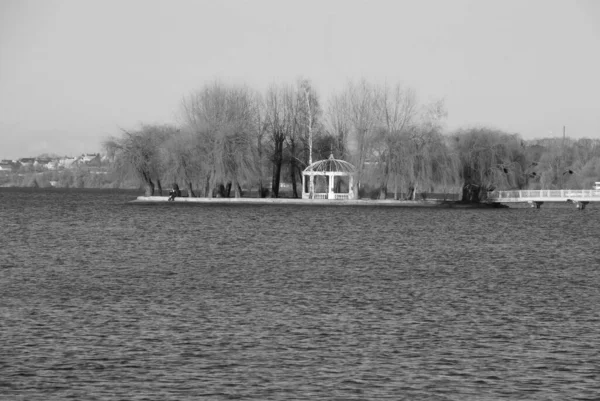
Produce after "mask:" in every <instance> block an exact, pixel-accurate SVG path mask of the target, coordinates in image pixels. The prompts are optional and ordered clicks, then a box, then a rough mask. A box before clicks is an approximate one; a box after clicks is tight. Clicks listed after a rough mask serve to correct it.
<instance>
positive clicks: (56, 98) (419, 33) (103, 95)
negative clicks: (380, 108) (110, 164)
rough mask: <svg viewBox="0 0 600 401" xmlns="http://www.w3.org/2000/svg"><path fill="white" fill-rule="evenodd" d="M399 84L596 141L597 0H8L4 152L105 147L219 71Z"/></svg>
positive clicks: (534, 134) (503, 119)
mask: <svg viewBox="0 0 600 401" xmlns="http://www.w3.org/2000/svg"><path fill="white" fill-rule="evenodd" d="M300 76H302V77H306V78H309V79H311V80H312V81H313V84H314V85H315V86H316V88H317V90H318V91H319V92H320V94H321V96H322V97H323V98H324V99H327V98H328V96H329V94H331V93H332V92H334V91H337V90H340V89H341V88H343V87H344V85H345V84H346V83H347V82H348V80H359V79H361V78H366V79H368V80H371V81H373V82H378V83H383V82H389V83H395V82H401V83H403V84H405V85H407V86H411V87H413V88H414V89H415V90H416V92H417V95H418V97H419V99H420V100H421V101H422V102H427V101H429V100H434V99H437V98H444V99H445V101H446V106H447V109H448V120H447V128H448V130H452V129H455V128H458V127H465V126H466V127H468V126H478V125H485V126H490V127H494V128H499V129H502V130H506V131H509V132H517V133H520V134H521V135H522V136H523V137H524V138H527V139H531V138H540V137H547V136H562V127H563V125H564V126H566V130H567V135H568V136H571V137H590V138H600V1H594V0H581V1H577V0H518V1H510V0H509V1H507V0H498V1H495V0H493V1H492V0H490V1H485V0H476V1H469V0H439V1H436V0H414V1H413V0H404V1H403V0H390V1H383V0H379V1H377V0H375V1H348V0H346V1H333V0H329V1H328V0H322V1H310V0H309V1H307V0H302V1H299V0H298V1H286V0H279V1H275V0H273V1H263V0H253V1H217V0H213V1H201V0H196V1H183V0H179V1H178V0H175V1H173V0H170V1H167V0H140V1H133V0H108V1H107V0H102V1H100V0H94V1H92V0H89V1H86V0H38V1H29V0H0V158H17V157H28V156H30V157H33V156H37V155H38V154H40V153H57V154H60V155H77V154H81V153H84V152H86V153H91V152H98V151H100V150H101V146H100V144H101V142H102V140H103V139H104V138H106V137H108V136H110V135H118V134H119V132H120V131H119V129H120V128H121V127H122V128H125V129H135V128H136V127H138V126H139V124H140V123H176V122H177V116H178V110H179V104H180V102H181V99H182V97H183V96H185V95H186V94H189V93H190V92H191V91H193V90H194V89H198V88H200V87H201V86H202V85H203V84H204V83H206V82H208V81H212V80H214V79H215V78H219V79H221V80H223V81H225V82H231V83H238V82H239V83H246V84H248V85H249V86H251V87H254V88H256V89H260V90H264V89H265V88H266V87H268V85H269V84H271V83H282V82H289V83H293V82H295V80H296V79H297V78H298V77H300Z"/></svg>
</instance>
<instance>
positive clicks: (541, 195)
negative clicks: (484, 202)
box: [488, 189, 600, 202]
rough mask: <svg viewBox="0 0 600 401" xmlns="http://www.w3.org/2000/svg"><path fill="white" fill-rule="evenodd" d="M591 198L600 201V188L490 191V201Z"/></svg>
mask: <svg viewBox="0 0 600 401" xmlns="http://www.w3.org/2000/svg"><path fill="white" fill-rule="evenodd" d="M581 198H585V199H590V198H593V200H598V201H600V190H595V189H540V190H526V191H492V192H488V200H489V201H500V200H508V199H510V200H512V201H513V202H515V201H518V199H521V200H522V201H523V202H527V201H528V200H538V199H539V200H544V199H546V200H551V199H552V200H565V201H566V200H567V199H574V200H577V199H581Z"/></svg>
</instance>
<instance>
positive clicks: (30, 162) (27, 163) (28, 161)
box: [19, 157, 35, 167]
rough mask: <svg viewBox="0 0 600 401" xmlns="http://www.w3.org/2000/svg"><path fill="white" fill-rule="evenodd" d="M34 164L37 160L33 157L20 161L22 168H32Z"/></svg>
mask: <svg viewBox="0 0 600 401" xmlns="http://www.w3.org/2000/svg"><path fill="white" fill-rule="evenodd" d="M33 163H35V159H34V158H32V157H23V158H21V159H19V164H20V165H21V166H22V167H32V166H33Z"/></svg>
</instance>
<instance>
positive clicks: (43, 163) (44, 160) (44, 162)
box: [33, 157, 52, 168]
mask: <svg viewBox="0 0 600 401" xmlns="http://www.w3.org/2000/svg"><path fill="white" fill-rule="evenodd" d="M50 162H52V159H51V158H49V157H38V158H37V159H35V161H34V162H33V167H37V168H48V164H49V163H50Z"/></svg>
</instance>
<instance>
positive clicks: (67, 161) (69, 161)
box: [58, 157, 77, 168]
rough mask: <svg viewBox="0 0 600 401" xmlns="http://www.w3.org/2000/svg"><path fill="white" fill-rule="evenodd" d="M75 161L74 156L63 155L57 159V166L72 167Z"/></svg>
mask: <svg viewBox="0 0 600 401" xmlns="http://www.w3.org/2000/svg"><path fill="white" fill-rule="evenodd" d="M76 162H77V158H76V157H63V158H62V159H58V167H59V168H73V167H75V164H76Z"/></svg>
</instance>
